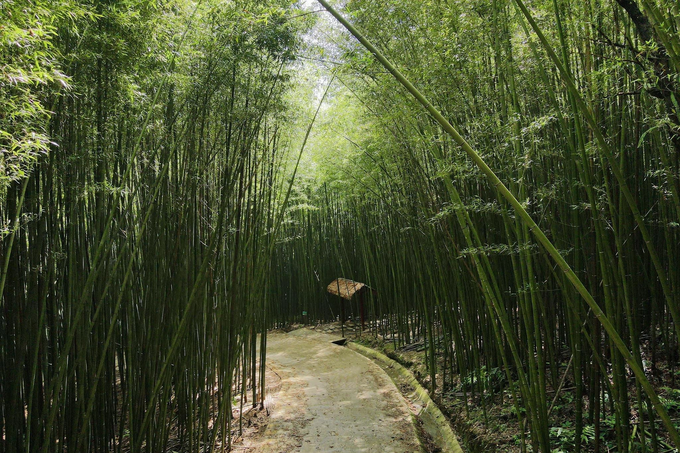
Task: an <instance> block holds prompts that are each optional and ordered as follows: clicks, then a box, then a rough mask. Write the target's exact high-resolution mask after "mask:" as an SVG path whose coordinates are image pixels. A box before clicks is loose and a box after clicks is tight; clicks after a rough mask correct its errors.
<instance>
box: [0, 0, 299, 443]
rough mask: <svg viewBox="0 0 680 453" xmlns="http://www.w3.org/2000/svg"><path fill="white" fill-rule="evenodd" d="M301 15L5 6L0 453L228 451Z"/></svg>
mask: <svg viewBox="0 0 680 453" xmlns="http://www.w3.org/2000/svg"><path fill="white" fill-rule="evenodd" d="M293 6H294V5H293V3H292V2H287V1H270V2H261V1H258V2H249V1H248V2H246V1H244V2H235V3H234V2H226V3H225V2H210V1H204V2H202V3H193V2H183V1H177V2H155V1H120V2H119V1H111V2H108V1H107V2H99V1H96V2H87V1H84V2H76V1H73V2H52V1H43V2H19V1H15V2H13V1H10V2H3V4H2V5H0V17H1V18H2V24H3V25H2V27H1V28H0V33H1V34H2V38H3V41H2V45H3V46H4V47H3V50H2V52H3V53H2V59H3V64H4V65H5V66H3V69H2V70H3V73H2V75H3V79H2V81H1V82H0V83H2V85H3V88H2V93H3V94H2V100H3V111H2V114H0V118H2V121H3V123H2V127H3V134H4V133H5V132H7V134H6V135H3V137H2V147H3V150H2V151H3V161H2V163H3V169H4V170H5V171H4V173H3V179H2V188H1V194H2V195H1V198H0V199H1V200H2V204H1V209H2V212H1V215H2V220H3V224H2V226H3V236H2V239H3V241H2V249H1V250H2V251H1V253H0V257H1V259H0V262H2V265H3V274H2V285H1V290H2V301H1V305H0V307H1V313H2V315H1V316H0V393H1V394H2V399H1V400H0V401H1V404H0V433H1V441H0V444H1V445H2V447H1V448H0V450H2V451H7V452H18V451H43V452H49V451H129V450H130V451H140V450H144V451H180V450H181V451H215V450H219V451H224V448H225V447H227V446H228V444H229V442H230V441H231V437H232V433H236V434H238V428H239V426H238V423H236V424H235V423H234V421H233V420H234V419H233V417H232V413H233V412H234V413H235V412H237V411H239V410H240V409H243V408H244V407H245V406H246V405H248V407H250V406H255V405H259V404H260V403H261V402H262V391H263V389H264V379H263V374H262V373H261V370H262V369H263V368H262V367H263V365H264V361H263V360H261V359H262V358H263V356H262V357H260V356H258V351H259V349H257V341H258V335H259V334H263V333H264V332H265V326H266V325H268V323H269V320H268V314H267V310H266V308H265V304H264V294H265V292H266V289H267V287H268V275H267V263H268V262H269V259H268V257H269V255H270V253H271V242H270V239H269V235H268V233H269V232H270V231H271V230H272V229H273V228H274V221H275V216H276V210H277V206H278V204H277V203H278V201H277V198H276V194H277V193H278V192H279V191H278V189H277V187H276V186H277V185H278V184H279V183H280V182H281V181H280V175H279V172H278V168H279V167H280V163H281V159H282V158H283V157H284V156H283V153H282V151H281V150H282V148H281V147H280V141H281V139H282V135H281V130H282V125H284V124H286V123H287V121H288V120H287V118H286V115H287V113H286V109H287V107H286V104H285V102H284V101H283V95H284V93H285V92H286V90H287V88H288V85H289V82H288V79H289V74H290V62H291V61H292V59H293V58H294V52H295V49H296V47H297V45H298V43H299V38H298V31H299V30H298V29H296V28H295V27H298V26H302V25H303V24H304V22H302V21H297V22H295V21H289V20H288V18H289V17H290V16H292V15H294V14H295V13H296V11H298V12H299V10H297V9H295V8H293ZM6 23H10V24H13V26H15V27H14V28H7V27H6V26H5V24H6ZM34 63H35V65H34ZM31 71H32V72H31ZM55 80H57V81H61V82H62V83H61V84H58V83H56V82H55ZM30 106H33V107H34V110H35V111H34V112H31V111H28V112H27V110H26V109H27V108H28V107H30ZM10 113H13V114H14V116H13V117H8V115H9V114H10ZM22 115H23V116H22ZM260 341H262V342H263V344H264V342H265V341H266V335H261V338H260ZM261 349H262V350H264V348H261Z"/></svg>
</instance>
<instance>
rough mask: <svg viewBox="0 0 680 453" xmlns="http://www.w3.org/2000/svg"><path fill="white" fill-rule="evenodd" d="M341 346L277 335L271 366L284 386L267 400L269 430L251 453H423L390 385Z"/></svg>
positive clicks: (307, 336)
mask: <svg viewBox="0 0 680 453" xmlns="http://www.w3.org/2000/svg"><path fill="white" fill-rule="evenodd" d="M336 339H338V337H332V336H329V335H325V334H320V333H316V332H313V331H311V330H308V329H300V330H296V331H294V332H291V333H288V334H285V333H273V334H270V336H269V337H268V339H267V342H268V345H267V361H268V364H269V365H270V366H271V367H272V370H273V371H275V372H276V373H277V374H278V375H279V376H280V377H281V384H282V385H281V388H280V390H279V391H278V392H277V393H275V394H274V395H273V396H270V397H269V398H268V401H267V404H268V407H269V408H270V414H271V418H270V421H269V424H268V426H267V428H266V430H265V431H264V433H263V434H262V435H261V436H260V437H259V438H258V439H257V440H254V442H253V443H251V445H249V446H248V447H249V448H247V449H248V450H249V451H251V452H262V453H265V452H267V453H269V452H272V453H273V452H277V453H279V452H380V453H387V452H395V453H396V452H409V453H411V452H418V451H422V450H421V447H420V444H419V442H418V439H417V436H416V431H415V427H414V426H413V423H412V417H411V414H410V412H409V409H408V407H407V405H406V402H405V401H404V399H403V397H402V396H401V394H400V393H399V391H398V390H397V388H396V387H395V386H394V384H393V383H392V381H391V380H390V378H389V377H388V376H387V375H386V374H385V372H384V371H383V370H382V369H381V368H380V367H379V366H377V365H375V364H374V363H373V362H371V361H370V360H368V359H367V358H365V357H363V356H361V355H359V354H357V353H355V352H353V351H351V350H349V349H347V348H345V347H341V346H337V345H334V344H332V343H331V341H332V340H336Z"/></svg>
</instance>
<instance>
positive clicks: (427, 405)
mask: <svg viewBox="0 0 680 453" xmlns="http://www.w3.org/2000/svg"><path fill="white" fill-rule="evenodd" d="M347 347H348V348H349V349H351V350H353V351H354V352H357V353H359V354H361V355H363V356H364V357H367V358H369V359H372V360H373V361H375V362H377V364H378V365H380V367H381V368H383V369H384V368H389V369H390V370H391V371H394V372H396V374H397V375H398V376H399V377H400V378H402V379H403V380H404V381H405V382H406V383H407V384H409V385H410V386H411V387H413V388H414V395H413V399H416V400H417V401H416V402H417V403H419V404H420V405H421V406H422V409H421V410H420V411H418V413H417V414H416V416H417V417H419V418H420V419H421V420H423V428H424V429H425V431H426V432H427V433H428V434H429V435H430V436H432V439H433V441H434V443H435V444H437V447H439V448H440V449H441V450H442V452H443V453H463V449H462V448H461V446H460V443H459V442H458V437H457V436H456V433H454V432H453V429H452V428H451V425H450V424H449V422H448V420H447V419H446V417H445V416H444V414H442V411H441V410H439V407H437V405H436V404H435V402H434V401H432V398H430V395H429V394H428V393H427V390H425V388H423V386H422V385H420V383H419V382H418V380H417V379H416V378H415V376H413V373H411V372H410V371H409V370H407V369H406V368H405V367H403V366H402V365H401V364H399V363H398V362H396V361H394V360H392V359H390V358H389V357H387V356H386V355H385V354H382V353H380V352H378V351H376V350H375V349H371V348H367V347H365V346H362V345H360V344H358V343H355V342H352V341H350V342H348V343H347ZM387 375H388V376H390V379H392V381H393V382H394V383H395V385H397V388H399V385H398V384H399V383H398V382H396V381H395V379H394V377H392V375H391V373H387Z"/></svg>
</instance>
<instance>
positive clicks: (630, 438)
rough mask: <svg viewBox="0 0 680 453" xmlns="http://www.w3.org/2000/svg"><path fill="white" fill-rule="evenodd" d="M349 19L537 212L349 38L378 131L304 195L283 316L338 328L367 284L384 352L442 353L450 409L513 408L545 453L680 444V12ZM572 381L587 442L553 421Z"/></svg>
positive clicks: (433, 377)
mask: <svg viewBox="0 0 680 453" xmlns="http://www.w3.org/2000/svg"><path fill="white" fill-rule="evenodd" d="M347 10H348V12H349V17H350V22H351V23H353V24H354V25H355V26H356V28H358V29H359V30H360V31H361V33H363V34H364V36H366V37H367V39H368V41H369V44H370V43H372V44H373V45H375V47H376V52H378V53H380V54H381V56H382V57H384V58H386V59H387V60H389V61H390V62H391V63H393V64H394V65H395V66H396V67H397V68H398V70H399V71H400V72H401V73H402V74H403V75H404V76H405V77H406V78H408V79H409V80H410V81H411V82H412V83H413V84H414V85H415V86H416V88H417V89H418V90H420V92H421V93H422V94H423V95H424V96H425V97H426V98H427V99H429V101H430V102H431V103H432V104H433V109H435V110H438V111H439V112H441V113H442V114H443V117H444V119H445V121H446V120H448V121H449V122H450V123H451V124H453V125H454V128H455V129H457V130H458V132H460V134H461V135H462V136H463V137H464V138H465V140H467V144H469V145H470V148H471V149H472V150H473V152H476V153H477V155H478V156H481V159H483V160H484V161H485V162H486V163H487V164H488V165H489V167H491V169H492V170H493V171H495V173H496V174H497V175H498V177H499V178H500V180H501V181H502V182H503V183H504V184H505V186H506V187H507V188H508V189H509V190H510V192H511V193H512V194H514V196H515V197H516V199H517V200H519V204H520V205H521V207H518V206H511V205H510V204H509V203H508V202H507V201H506V200H505V199H504V198H503V197H502V196H501V191H500V187H499V186H498V185H496V183H493V184H489V182H488V180H487V177H486V176H485V174H484V173H483V171H482V170H483V169H480V168H478V167H476V166H475V164H474V163H473V161H472V160H471V159H469V158H468V157H467V156H466V155H465V152H464V150H463V149H461V148H460V147H459V144H457V143H456V141H457V139H456V137H452V136H450V135H447V133H446V132H444V131H443V130H442V128H441V127H440V125H438V124H436V122H435V121H434V119H433V118H432V116H430V115H428V114H426V112H425V110H424V109H423V108H422V107H421V106H419V105H418V103H417V102H416V101H415V100H414V99H413V98H412V97H411V96H410V95H409V93H408V92H407V91H406V89H404V87H402V86H400V84H399V83H398V82H397V81H396V80H395V78H394V77H393V76H392V75H391V74H389V73H388V72H386V71H385V69H387V70H390V71H392V70H391V69H390V68H389V67H388V66H386V65H385V64H381V63H379V62H378V61H377V59H374V58H373V57H372V56H371V55H370V54H369V53H367V52H365V51H364V50H363V49H362V47H363V45H359V44H358V43H356V42H355V41H352V40H348V42H347V43H346V44H345V50H344V52H345V53H344V57H345V63H344V64H343V67H342V72H341V73H340V76H339V77H340V78H341V79H342V80H343V82H344V83H345V85H346V86H347V88H348V89H349V91H350V92H351V93H352V95H354V96H356V97H357V99H358V101H359V102H360V103H361V104H362V105H363V106H364V110H365V113H364V117H363V118H362V119H361V121H370V124H371V126H372V128H373V130H374V132H373V133H372V134H370V135H369V136H367V137H362V138H361V139H360V140H359V143H355V144H354V145H355V147H356V151H355V153H354V154H353V159H352V161H351V162H350V163H348V164H346V165H345V171H346V175H347V176H338V174H337V173H333V172H329V176H328V177H327V181H326V184H325V185H320V186H317V187H313V186H312V187H306V188H305V190H306V193H305V194H304V196H303V197H301V199H303V200H304V204H303V205H301V210H300V212H299V213H298V215H297V217H296V220H295V222H294V223H293V224H291V226H290V231H289V233H288V237H289V238H290V239H289V240H288V242H286V243H285V245H284V248H283V250H282V254H281V256H280V257H279V259H278V260H277V262H278V263H281V264H280V266H281V268H282V269H284V268H285V269H294V271H293V272H291V274H290V275H289V274H282V273H279V274H278V276H277V278H279V279H280V280H281V284H282V285H284V286H282V288H286V289H281V291H282V294H281V297H282V298H283V299H285V300H287V301H288V303H287V304H285V305H283V306H281V307H280V310H281V311H282V312H283V313H284V314H285V313H286V312H287V313H288V317H289V319H294V320H300V319H301V313H302V311H308V312H309V313H310V315H311V316H312V318H313V319H312V320H314V319H330V318H335V317H336V316H337V314H338V312H337V308H334V306H333V301H332V300H327V299H323V297H324V296H323V283H324V282H328V281H330V280H332V279H333V278H335V277H336V276H338V275H343V276H345V277H350V278H354V279H356V280H358V281H364V282H367V283H369V284H370V285H371V286H373V287H374V288H377V289H378V291H379V294H380V295H379V297H378V298H377V299H376V300H374V301H373V306H372V307H371V310H372V312H373V314H374V315H375V319H376V322H375V323H374V324H373V325H372V329H374V333H375V334H381V335H382V336H383V337H384V338H387V339H391V340H393V341H394V342H396V343H398V345H404V344H408V343H410V342H412V341H415V339H421V340H422V339H423V338H424V339H425V341H426V344H427V345H428V348H427V361H428V366H429V373H430V377H429V383H430V385H431V386H432V390H433V391H436V390H437V389H435V386H436V385H439V386H440V387H442V388H440V389H439V391H440V392H441V393H440V395H442V396H444V397H445V396H446V394H447V392H452V393H455V392H456V391H459V390H460V389H461V381H462V380H463V379H464V378H466V377H467V379H468V380H470V379H472V381H473V382H476V383H477V385H476V386H473V387H472V389H465V387H464V386H463V389H464V390H463V391H466V390H467V391H472V392H473V393H477V394H485V395H487V397H488V396H489V394H496V397H498V398H506V404H514V405H515V406H516V412H515V413H516V416H517V424H518V426H519V427H520V429H519V432H520V433H521V434H520V435H521V437H522V438H521V439H518V441H519V442H521V443H522V445H523V446H524V445H526V448H531V449H532V450H533V451H546V452H548V451H551V449H555V448H558V447H559V448H562V449H567V450H569V451H603V450H605V449H609V450H612V449H613V450H614V451H667V450H668V449H669V448H670V449H672V446H673V445H675V448H677V447H679V446H680V445H678V438H677V429H678V425H680V423H678V413H677V410H676V409H675V408H674V406H673V405H672V403H670V402H669V400H668V397H669V395H673V394H674V392H675V390H673V389H676V388H677V385H678V384H677V377H678V360H679V355H678V350H679V347H680V344H679V342H678V339H679V337H678V328H679V327H680V324H679V323H678V321H680V319H678V310H679V308H680V299H679V298H678V294H679V293H678V288H680V268H679V267H678V263H677V257H678V252H679V251H680V250H679V248H680V237H679V235H678V232H679V230H678V224H679V222H678V221H679V220H680V210H679V209H678V207H679V205H678V199H679V198H678V195H679V194H680V191H679V190H678V189H679V184H680V178H679V176H680V166H679V164H680V160H679V159H678V156H679V154H678V146H677V145H678V137H679V136H678V124H679V123H678V118H677V110H678V107H677V101H676V99H677V96H678V92H679V91H678V82H677V80H678V69H679V68H680V66H679V64H680V60H678V58H677V57H678V54H677V49H678V46H679V45H680V40H679V39H678V36H679V35H678V33H677V32H678V30H677V26H678V19H679V18H680V16H679V14H680V11H679V10H678V7H677V4H676V3H674V2H663V1H658V2H655V1H647V0H644V1H640V2H629V1H619V2H609V1H607V2H605V1H594V0H591V1H587V2H567V1H545V2H531V3H527V4H525V3H524V2H522V1H519V0H517V1H510V0H509V1H501V0H493V1H480V2H473V3H472V4H471V3H469V2H455V1H449V2H444V1H431V2H430V1H428V2H410V1H393V2H389V3H388V4H382V3H381V4H378V3H376V2H367V1H352V2H349V3H348V5H347ZM336 113H338V114H339V112H336ZM440 123H441V122H440ZM459 143H460V142H459ZM468 154H469V153H468ZM334 164H335V165H338V164H337V163H334ZM331 165H333V164H331ZM329 185H330V186H331V187H335V190H333V191H332V193H331V194H330V195H329V192H328V187H329ZM310 205H311V207H310ZM519 210H523V211H525V212H527V213H528V214H530V216H531V217H532V218H533V219H534V220H535V221H536V222H537V224H538V227H539V228H540V229H541V230H542V231H543V232H544V233H545V235H546V239H547V240H548V241H549V242H550V243H552V244H553V245H554V247H555V251H556V252H559V254H560V255H561V256H562V257H563V258H564V259H565V260H566V262H565V264H566V265H567V266H568V267H570V268H571V269H573V270H574V272H575V274H574V277H575V279H576V280H580V282H582V283H583V287H582V290H580V291H579V292H577V289H578V288H576V287H575V286H574V285H573V284H572V281H571V279H570V278H568V277H569V275H568V274H566V273H565V272H564V271H563V270H562V269H560V268H559V267H558V266H557V264H556V262H555V261H554V260H553V259H552V258H551V257H550V256H549V255H548V254H547V253H546V252H545V250H546V249H544V248H543V247H542V246H541V245H540V244H539V243H538V241H537V240H536V239H535V238H534V237H533V234H535V233H536V231H534V230H535V228H534V227H532V226H531V225H530V224H527V223H526V222H525V221H524V219H523V218H522V217H521V214H522V213H521V212H520V211H519ZM291 275H292V276H293V277H295V276H297V277H299V278H293V277H291ZM576 277H577V278H576ZM285 285H288V286H285ZM579 293H580V294H579ZM583 294H586V295H587V296H589V297H591V300H592V302H594V303H595V305H594V306H589V305H587V304H586V303H585V301H584V298H583V297H582V295H583ZM320 298H321V302H320V301H319V300H320ZM594 309H596V310H597V312H598V316H595V312H594ZM607 328H609V329H610V330H609V332H607V331H606V329H607ZM635 368H637V369H638V370H639V372H640V374H639V375H638V376H637V377H636V376H635V375H634V373H633V371H634V369H635ZM492 372H493V373H496V374H495V375H493V373H492ZM491 375H493V379H496V380H497V381H498V380H500V381H502V382H503V384H502V385H500V386H498V385H492V384H490V383H489V382H490V381H491V380H492V378H491V377H490V376H491ZM565 383H566V384H567V387H569V389H570V390H569V392H568V393H569V398H570V402H568V403H567V406H568V411H567V412H566V414H567V416H568V417H569V423H568V424H566V425H565V424H564V420H563V417H564V416H565V413H564V412H563V413H561V414H559V415H558V414H556V413H554V412H553V406H554V404H555V401H557V400H556V399H555V395H556V394H557V395H558V396H560V393H561V389H563V388H564V386H565ZM659 394H661V395H662V398H661V399H659V398H658V395H659ZM466 401H467V399H466ZM480 401H481V404H484V401H485V400H484V399H482V400H480ZM487 401H488V400H487ZM669 410H670V411H671V413H670V414H669V413H668V411H669ZM555 427H560V428H564V432H565V433H569V434H568V435H567V436H568V437H567V438H566V439H565V438H564V437H562V438H558V437H557V436H558V435H557V434H556V430H555V429H553V428H555ZM560 432H561V431H560ZM524 433H526V437H524ZM563 436H564V435H563ZM523 448H524V447H523Z"/></svg>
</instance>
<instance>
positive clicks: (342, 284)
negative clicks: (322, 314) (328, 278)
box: [328, 278, 371, 300]
mask: <svg viewBox="0 0 680 453" xmlns="http://www.w3.org/2000/svg"><path fill="white" fill-rule="evenodd" d="M365 289H371V287H370V286H368V285H366V284H365V283H360V282H355V281H354V280H350V279H348V278H337V279H335V280H333V281H332V282H331V283H330V284H329V285H328V292H329V293H331V294H335V295H336V296H340V297H342V298H343V299H347V300H351V299H352V296H354V294H356V293H358V292H361V291H363V290H365Z"/></svg>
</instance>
